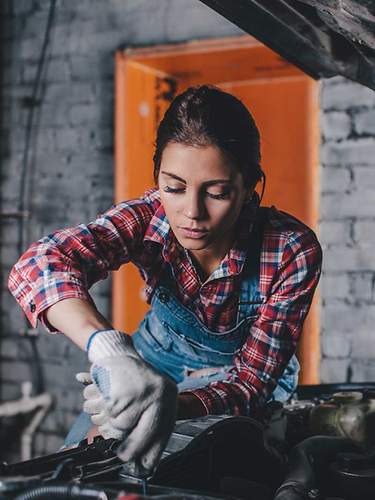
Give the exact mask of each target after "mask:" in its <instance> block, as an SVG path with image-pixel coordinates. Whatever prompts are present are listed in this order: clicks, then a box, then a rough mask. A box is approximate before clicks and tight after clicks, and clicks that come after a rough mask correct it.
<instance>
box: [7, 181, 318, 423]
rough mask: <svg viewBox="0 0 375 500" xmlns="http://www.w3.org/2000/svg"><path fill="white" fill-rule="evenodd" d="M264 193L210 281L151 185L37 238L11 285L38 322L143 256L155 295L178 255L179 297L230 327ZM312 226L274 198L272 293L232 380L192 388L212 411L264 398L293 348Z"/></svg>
mask: <svg viewBox="0 0 375 500" xmlns="http://www.w3.org/2000/svg"><path fill="white" fill-rule="evenodd" d="M258 202H259V199H258V197H257V196H254V197H253V201H252V203H250V204H248V205H246V206H245V208H244V209H243V211H242V213H241V215H240V218H239V221H238V231H237V232H236V234H238V237H237V240H236V242H235V243H234V245H233V247H232V248H231V249H230V250H229V252H228V253H227V255H226V256H225V257H224V259H223V260H222V262H221V264H220V266H219V267H218V268H217V269H216V270H215V271H214V272H213V273H212V275H211V276H210V277H209V278H208V280H207V281H205V282H204V283H203V284H202V283H201V281H200V278H199V276H198V274H197V272H196V270H195V269H194V267H193V266H192V263H191V260H190V259H189V258H188V256H187V254H186V252H184V249H183V248H182V247H181V246H180V245H179V243H178V242H177V240H176V238H175V236H174V234H173V232H172V231H171V228H170V225H169V223H168V220H167V218H166V215H165V212H164V209H163V206H162V205H161V203H160V195H159V192H158V190H156V189H151V190H149V191H146V193H145V194H144V195H143V196H142V197H140V198H138V199H134V200H130V201H126V202H122V203H120V204H118V205H116V206H114V207H112V208H111V209H110V210H108V211H107V212H105V213H104V214H102V215H100V216H98V218H97V219H96V220H95V221H93V222H91V223H89V224H87V225H83V224H82V225H79V226H76V227H73V228H68V229H63V230H60V231H56V232H54V233H53V234H50V235H49V236H46V237H45V238H42V239H41V240H39V241H38V242H36V243H34V244H32V245H31V246H30V248H29V249H28V250H27V251H26V252H25V254H24V255H23V256H22V257H21V258H20V260H19V261H18V262H17V263H16V264H15V266H14V267H13V269H12V271H11V274H10V276H9V288H10V291H11V292H12V293H13V295H14V297H15V298H16V300H17V301H18V302H19V304H20V305H21V307H22V308H23V310H24V311H25V313H26V315H27V317H28V319H29V320H30V322H31V324H32V325H33V327H35V326H36V324H37V321H38V319H40V320H41V321H42V322H43V323H44V325H45V327H46V328H47V330H49V331H52V329H51V328H49V327H48V325H47V324H46V322H45V321H44V315H43V313H44V311H45V310H46V309H47V308H48V307H50V306H51V305H53V304H54V303H56V302H58V301H60V300H63V299H66V298H81V299H86V300H89V301H91V300H92V299H91V297H90V295H89V292H88V290H89V288H90V287H91V286H92V285H93V284H94V283H95V282H97V281H99V280H102V279H105V278H106V277H107V276H108V273H109V271H113V270H116V269H118V268H119V267H120V266H121V265H122V264H125V263H127V262H132V263H133V264H135V265H136V266H137V267H138V269H139V271H140V273H141V275H142V277H143V279H144V280H145V292H146V296H147V298H148V301H149V302H150V301H151V298H152V294H153V292H154V290H155V288H156V286H157V283H158V277H159V275H160V269H161V268H162V266H167V265H171V266H172V268H173V273H174V276H175V278H176V283H177V295H178V298H179V300H180V301H181V302H182V304H184V305H185V306H187V307H188V308H189V309H190V310H191V311H193V312H194V313H195V314H196V315H197V317H198V318H199V319H200V320H201V321H202V322H203V323H204V324H205V325H206V326H207V328H209V329H211V330H214V331H218V332H224V331H225V330H228V329H230V328H232V327H233V326H234V325H235V324H236V317H237V309H238V293H236V292H238V291H239V285H240V279H241V270H242V269H243V266H244V262H245V259H246V255H247V249H248V248H249V245H251V229H252V226H253V223H254V218H255V214H256V209H257V206H258ZM321 260H322V255H321V248H320V245H319V243H318V241H317V239H316V236H315V234H314V232H313V231H312V230H311V229H309V228H308V227H307V226H305V225H304V224H302V223H301V222H300V221H298V220H297V219H295V218H294V217H292V216H290V215H288V214H286V213H284V212H280V211H278V210H276V208H274V207H272V208H271V210H270V212H269V219H268V221H267V223H266V227H265V230H264V237H263V244H262V249H261V258H260V281H259V286H260V290H261V293H262V294H263V295H264V296H265V297H266V302H265V303H264V304H263V305H261V306H260V308H259V316H258V318H257V320H256V321H255V322H254V323H253V325H252V326H251V327H250V328H249V335H248V338H247V340H246V341H245V343H244V345H243V346H242V348H241V349H240V351H239V352H237V353H236V354H235V356H234V359H233V364H234V366H235V369H234V373H233V376H232V378H231V380H230V381H226V382H215V383H212V384H211V385H210V386H208V387H207V388H204V389H198V390H194V391H191V392H192V393H193V394H195V395H196V396H197V397H198V398H199V399H200V400H201V402H202V403H203V404H204V406H205V408H206V410H207V413H228V414H234V415H236V414H237V415H238V414H246V413H247V411H248V408H249V405H250V403H252V402H256V401H262V400H264V399H266V398H267V397H268V396H269V395H270V394H271V392H272V391H273V389H274V388H275V386H276V383H277V380H278V378H279V377H280V375H281V374H282V372H283V370H284V369H285V367H286V365H287V363H288V361H289V359H290V358H291V356H292V355H293V354H294V352H295V350H296V346H297V342H298V339H299V336H300V333H301V330H302V325H303V321H304V319H305V316H306V314H307V312H308V310H309V307H310V304H311V301H312V297H313V293H314V290H315V287H316V285H317V283H318V280H319V276H320V270H321Z"/></svg>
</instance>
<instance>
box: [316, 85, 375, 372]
mask: <svg viewBox="0 0 375 500" xmlns="http://www.w3.org/2000/svg"><path fill="white" fill-rule="evenodd" d="M321 108H322V114H321V129H322V147H321V163H322V168H321V186H320V193H321V198H320V205H321V211H320V213H321V220H320V237H321V241H322V244H323V249H324V273H323V278H322V282H321V297H322V309H321V320H322V322H321V327H322V331H321V333H322V335H321V339H322V364H321V378H322V381H323V382H336V381H337V382H339V381H353V382H360V381H373V380H374V379H375V363H374V358H375V343H374V333H373V325H374V322H375V292H374V284H375V253H374V243H375V92H373V91H372V90H370V89H368V88H366V87H363V86H361V85H358V84H355V83H353V82H349V81H347V80H344V79H343V78H339V77H337V78H333V79H331V80H327V81H325V82H323V84H322V87H321Z"/></svg>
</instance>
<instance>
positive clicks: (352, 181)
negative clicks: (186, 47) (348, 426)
mask: <svg viewBox="0 0 375 500" xmlns="http://www.w3.org/2000/svg"><path fill="white" fill-rule="evenodd" d="M48 8H49V1H48V0H17V1H11V0H2V2H1V6H0V13H1V17H0V23H1V26H0V27H1V29H0V36H1V60H2V71H1V74H0V76H1V97H0V99H1V101H0V102H1V104H2V113H1V117H0V119H1V154H0V175H1V182H0V197H1V205H0V207H1V210H4V211H7V210H14V209H15V206H16V204H17V200H18V196H19V185H20V178H19V177H20V175H19V174H20V165H21V158H22V151H23V146H24V134H25V123H26V117H27V108H26V106H25V97H29V96H30V94H31V89H32V83H33V79H34V78H35V74H36V68H37V61H38V57H39V53H40V49H41V45H42V39H43V30H44V27H45V23H46V18H47V13H48ZM182 19H183V22H181V20H182ZM240 33H241V31H240V30H239V29H237V28H236V27H234V26H233V25H231V24H230V23H229V22H227V21H225V20H224V19H222V18H221V17H220V16H218V15H216V14H215V13H214V12H213V11H211V10H210V9H208V8H207V7H205V6H204V5H202V4H201V3H200V2H198V0H107V1H105V2H103V1H101V0H81V1H80V2H70V1H63V0H59V1H58V2H57V11H56V18H55V22H54V26H53V31H52V43H51V46H50V48H49V51H48V65H47V68H46V73H45V75H44V78H43V81H44V88H43V90H44V92H43V101H42V104H41V106H39V107H38V108H37V113H36V114H37V124H38V128H37V129H35V130H37V133H36V134H35V136H34V138H33V142H32V145H33V148H32V153H33V162H32V167H33V177H32V178H33V187H32V196H31V209H32V211H31V224H30V234H29V240H30V241H34V240H36V239H38V238H40V237H41V236H43V235H45V234H47V233H48V232H50V231H52V230H54V229H56V228H57V227H64V226H69V225H72V224H77V223H80V222H86V221H88V220H90V219H92V218H93V217H95V216H96V214H97V213H98V212H100V211H102V210H104V209H106V208H107V207H108V206H110V204H111V203H112V193H113V174H112V167H113V165H112V163H113V72H114V52H115V50H116V48H118V47H123V46H126V45H148V44H158V43H173V42H179V41H185V40H189V39H192V38H212V37H221V36H233V35H238V34H240ZM321 96H322V134H323V138H322V165H323V166H322V176H321V206H322V210H321V239H322V243H323V247H324V249H325V269H324V278H323V282H322V287H321V288H322V292H321V293H322V353H323V360H322V379H323V380H324V381H334V380H340V381H341V380H347V379H348V378H350V377H351V378H352V380H364V379H370V378H371V377H372V372H371V360H372V359H373V358H374V357H375V352H372V351H375V348H374V347H372V345H373V343H371V341H370V336H371V335H372V328H371V326H372V317H373V316H374V315H375V309H374V307H375V304H374V301H373V295H372V294H373V292H372V290H373V273H372V270H373V269H375V266H374V265H373V264H375V262H374V256H373V255H374V254H373V252H372V244H373V243H374V240H375V237H374V234H375V233H374V231H373V229H374V224H375V213H374V210H375V209H374V206H375V205H374V203H373V200H374V198H375V196H374V194H373V192H374V184H375V170H374V167H375V165H374V163H375V137H374V136H375V116H374V115H375V96H374V93H373V92H371V91H369V90H367V89H365V88H364V87H361V86H359V85H355V84H353V83H350V82H347V81H345V80H343V79H334V80H332V81H329V82H328V81H327V82H324V83H323V84H322V94H321ZM0 222H1V225H0V231H1V233H0V241H1V244H0V264H1V265H0V273H1V274H0V277H1V309H0V312H1V316H0V321H1V343H0V349H1V352H0V360H1V363H0V365H1V368H0V370H1V372H0V375H1V385H0V392H1V399H2V400H3V401H5V400H10V399H14V398H17V397H19V395H20V382H22V381H24V380H31V379H33V374H34V369H35V367H34V363H33V362H32V360H33V358H34V356H33V352H32V350H31V344H30V341H29V340H28V339H26V338H25V337H22V336H21V335H20V333H19V332H20V331H22V330H24V328H25V325H24V320H23V316H22V314H21V312H20V310H19V308H18V306H17V305H16V303H15V301H14V299H13V298H12V297H11V296H10V294H9V293H8V292H7V290H6V279H7V275H8V273H9V269H10V267H11V265H12V264H13V263H14V262H15V261H16V260H17V257H18V253H17V248H16V242H17V230H16V220H15V219H10V218H6V219H4V218H2V219H0ZM92 295H93V297H94V299H95V301H96V303H97V305H98V307H99V309H100V310H101V311H102V312H103V313H104V314H105V315H107V314H109V304H110V302H109V301H110V281H106V282H103V283H101V284H99V285H98V286H96V287H95V288H94V290H93V293H92ZM40 333H41V335H40V336H39V338H38V340H37V346H38V351H39V353H40V356H41V359H42V364H43V370H44V376H45V380H46V384H47V390H48V391H49V392H51V393H52V394H53V395H54V396H55V398H56V406H55V409H54V410H53V411H52V412H51V413H50V414H49V416H48V417H47V419H46V420H45V422H44V423H43V425H42V427H41V429H40V430H39V432H38V433H37V435H36V443H35V444H36V447H35V451H36V454H37V455H40V454H44V453H51V452H53V451H55V450H56V449H57V448H58V447H59V446H60V445H61V444H62V436H63V435H64V434H65V433H66V431H67V429H68V428H69V426H70V425H71V423H72V421H73V419H74V417H75V415H76V414H77V412H78V411H79V408H80V406H81V403H82V399H81V394H80V391H79V390H78V388H77V384H76V382H75V380H74V373H75V372H76V371H79V370H82V369H84V368H85V366H86V360H85V355H84V354H82V353H81V352H80V351H79V350H78V349H76V348H75V347H74V346H73V345H72V344H71V343H69V342H68V341H67V340H66V339H65V338H63V337H62V336H61V337H59V336H51V335H47V334H45V333H44V332H43V331H42V330H40ZM373 370H374V369H373ZM14 456H16V455H14Z"/></svg>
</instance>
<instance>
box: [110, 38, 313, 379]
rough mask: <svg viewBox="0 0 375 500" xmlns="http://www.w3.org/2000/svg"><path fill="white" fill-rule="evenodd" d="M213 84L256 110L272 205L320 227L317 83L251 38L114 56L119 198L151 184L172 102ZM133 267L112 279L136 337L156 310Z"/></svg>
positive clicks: (306, 345) (119, 311) (308, 351)
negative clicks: (159, 134)
mask: <svg viewBox="0 0 375 500" xmlns="http://www.w3.org/2000/svg"><path fill="white" fill-rule="evenodd" d="M201 83H213V84H215V85H217V86H219V87H221V88H223V89H224V90H227V91H229V92H231V93H233V94H235V95H236V96H238V97H239V98H240V99H241V100H242V101H243V102H244V104H245V105H246V106H247V107H248V108H249V109H250V111H251V112H252V114H253V115H254V118H255V120H256V122H257V124H258V126H259V129H260V133H261V139H262V166H263V169H264V170H265V172H266V174H267V188H266V192H265V196H264V200H263V204H264V205H271V204H272V205H276V206H277V207H278V208H279V209H281V210H285V211H287V212H289V213H291V214H293V215H295V216H296V217H298V218H299V219H301V220H302V221H304V222H305V223H306V224H308V225H309V226H310V227H312V228H314V229H316V227H317V217H318V215H317V214H318V208H317V193H318V190H317V187H318V184H317V183H318V179H317V166H318V146H319V143H318V137H319V130H318V109H319V108H318V95H317V84H316V82H314V81H313V80H312V79H311V78H309V77H307V76H306V75H304V74H303V73H302V72H301V71H300V70H298V69H297V68H295V67H294V66H293V65H291V64H289V63H287V62H286V61H284V60H283V59H281V58H280V57H279V56H278V55H277V54H275V53H274V52H272V51H271V50H270V49H268V48H266V47H264V46H263V45H262V44H260V43H259V42H257V41H256V40H254V39H253V38H251V37H249V36H244V37H238V38H234V39H223V40H213V41H206V42H191V43H187V44H181V45H177V46H159V47H153V48H150V49H130V50H127V51H125V52H118V53H117V55H116V126H115V132H116V138H115V143H116V191H115V201H116V202H119V201H122V200H125V199H130V198H133V197H137V196H139V195H140V194H142V193H143V191H144V190H145V189H147V188H149V187H151V186H152V185H153V178H152V170H153V165H152V156H153V143H154V140H155V132H156V128H157V125H158V123H159V121H160V119H161V117H162V116H163V114H164V112H165V110H166V108H167V107H168V105H169V103H170V101H171V100H172V99H173V97H174V95H176V94H177V93H179V92H181V91H183V90H184V89H185V88H186V87H188V86H190V85H195V84H201ZM142 288H143V283H142V281H141V279H140V276H139V273H138V271H137V270H136V268H135V267H134V266H132V265H128V266H123V267H122V268H121V269H120V270H119V271H118V272H116V273H115V274H114V286H113V321H114V324H115V326H116V328H119V329H121V330H125V331H127V332H130V333H131V332H133V331H134V330H136V328H137V326H138V324H139V321H140V320H141V319H142V317H143V316H144V314H145V312H146V311H147V309H148V306H147V304H146V303H145V302H144V300H143V298H142ZM299 355H300V360H301V362H302V381H303V382H304V383H314V382H317V381H318V368H319V321H318V305H317V301H316V300H315V303H314V304H313V306H312V308H311V310H310V313H309V317H308V319H307V321H306V323H305V326H304V334H303V338H302V341H301V343H300V352H299Z"/></svg>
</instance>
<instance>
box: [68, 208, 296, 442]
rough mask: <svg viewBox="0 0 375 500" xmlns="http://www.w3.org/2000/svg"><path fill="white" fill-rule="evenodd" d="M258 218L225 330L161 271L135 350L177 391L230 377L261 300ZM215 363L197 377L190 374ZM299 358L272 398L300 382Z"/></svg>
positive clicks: (79, 429) (77, 427)
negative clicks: (207, 321) (214, 326)
mask: <svg viewBox="0 0 375 500" xmlns="http://www.w3.org/2000/svg"><path fill="white" fill-rule="evenodd" d="M259 214H260V217H259V223H258V224H257V225H256V226H255V228H254V231H253V234H252V242H251V247H252V252H251V253H250V254H249V255H248V258H247V261H246V263H245V267H244V270H243V272H242V280H241V285H240V296H239V306H238V314H237V324H236V325H235V326H234V327H233V328H231V329H230V330H227V331H226V332H215V331H212V330H209V329H208V328H207V327H206V326H205V325H204V324H203V323H202V322H201V321H200V320H199V319H198V318H197V317H196V316H195V314H194V313H193V312H192V311H190V310H189V309H188V308H187V307H185V306H184V305H183V304H181V302H180V301H179V300H178V299H177V297H176V281H175V279H174V278H173V276H171V275H170V272H167V273H165V274H164V275H163V278H162V279H161V280H160V281H161V283H162V284H160V285H159V286H158V287H157V288H156V290H155V293H154V295H153V298H152V301H151V309H150V311H149V312H148V313H147V314H146V316H145V318H144V320H143V321H142V323H141V324H140V326H139V329H138V330H137V332H136V333H135V334H134V335H133V336H132V339H133V343H134V347H135V349H136V350H137V351H138V353H139V354H140V355H141V356H142V357H143V359H145V360H146V361H147V362H148V363H150V364H151V365H153V366H154V367H155V368H157V369H158V370H159V371H160V372H162V373H164V374H166V375H168V376H170V377H171V378H172V379H174V380H175V382H176V383H177V384H178V390H179V392H182V391H185V390H189V389H197V388H202V387H205V386H207V385H208V384H210V383H212V382H215V381H224V380H227V381H229V382H230V380H231V378H232V377H233V375H232V373H233V355H234V354H235V353H236V352H237V351H239V350H240V349H241V347H242V345H243V344H244V342H245V341H246V339H247V337H248V335H249V330H250V327H251V325H252V324H253V323H254V321H255V320H256V318H257V316H258V313H257V311H258V307H259V306H260V305H261V304H262V303H264V302H265V297H264V296H262V295H261V294H260V292H259V271H260V269H259V268H260V251H261V246H262V241H263V226H264V219H265V218H266V216H267V209H259ZM210 367H212V368H217V370H215V371H214V372H213V373H210V374H209V375H204V376H201V377H189V373H190V372H192V371H195V370H199V369H203V368H210ZM298 372H299V363H298V361H297V358H296V356H295V355H294V356H293V357H292V358H291V360H290V361H289V364H288V365H287V367H286V369H285V370H284V373H283V374H282V376H281V377H280V379H279V381H278V385H277V386H276V388H275V390H274V391H273V393H272V395H271V397H270V400H276V401H282V402H285V401H287V400H288V399H289V398H290V396H291V394H292V393H293V392H294V390H295V388H296V386H297V382H298ZM88 417H89V416H88V415H87V414H84V413H83V414H81V415H80V416H79V417H78V419H77V421H76V422H75V423H74V425H73V427H72V429H71V431H70V432H69V434H68V436H67V438H66V441H65V445H68V444H72V443H74V442H77V441H79V440H80V439H84V437H85V435H86V433H87V431H88V429H89V428H90V427H91V425H92V424H91V423H90V420H89V418H88Z"/></svg>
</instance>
